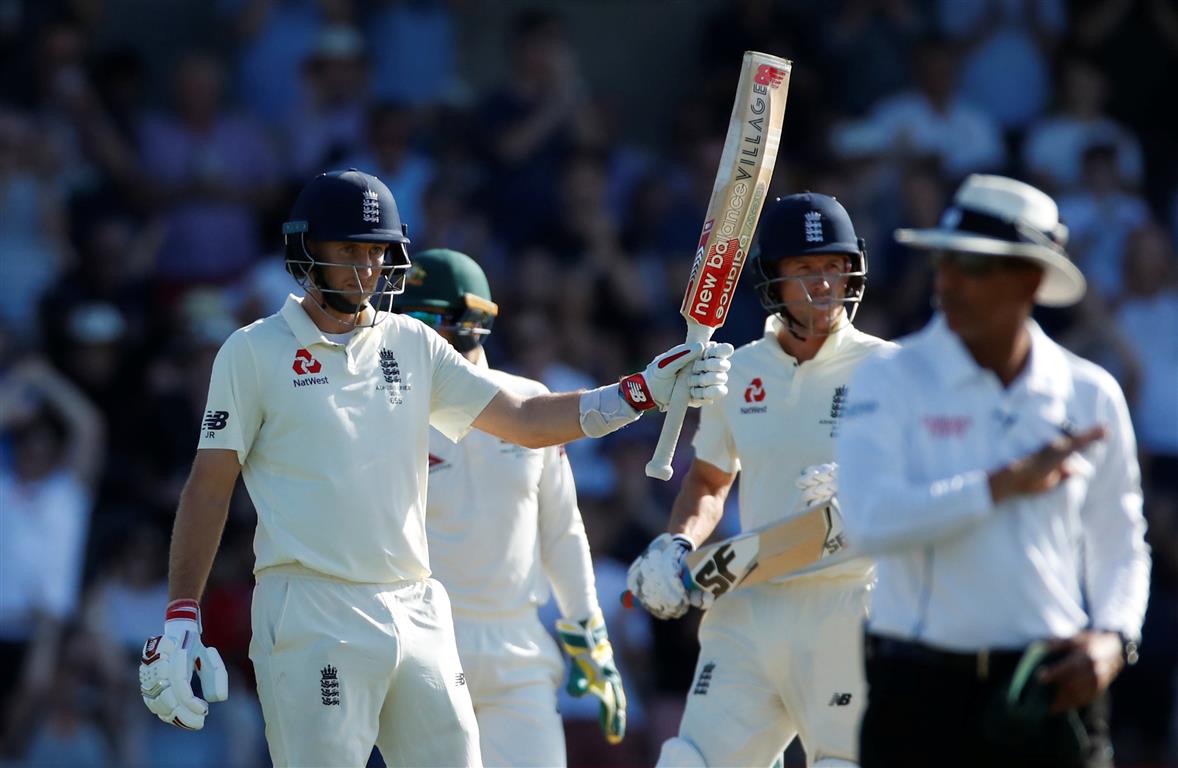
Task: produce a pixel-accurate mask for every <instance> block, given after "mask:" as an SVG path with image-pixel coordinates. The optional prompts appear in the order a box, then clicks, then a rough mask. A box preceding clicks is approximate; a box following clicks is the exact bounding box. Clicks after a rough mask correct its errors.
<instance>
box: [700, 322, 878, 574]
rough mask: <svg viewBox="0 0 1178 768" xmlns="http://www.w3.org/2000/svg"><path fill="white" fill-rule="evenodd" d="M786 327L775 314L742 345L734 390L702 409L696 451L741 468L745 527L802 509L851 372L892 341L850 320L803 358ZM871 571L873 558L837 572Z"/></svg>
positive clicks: (828, 447)
mask: <svg viewBox="0 0 1178 768" xmlns="http://www.w3.org/2000/svg"><path fill="white" fill-rule="evenodd" d="M781 328H782V322H781V320H780V319H779V318H778V317H777V316H776V315H770V316H769V318H768V319H767V320H766V321H765V334H764V335H763V336H762V337H761V338H760V339H757V340H756V341H753V342H750V343H749V344H745V345H744V346H742V347H741V348H740V349H738V350H736V353H735V354H733V356H732V369H731V370H730V371H729V373H728V382H729V391H728V395H727V396H725V397H724V398H723V399H722V400H720V401H718V402H716V403H713V404H711V405H707V406H704V407H703V408H702V409H701V410H700V424H699V430H698V431H697V432H696V434H695V439H694V440H693V442H692V445H694V447H695V458H697V459H699V460H701V461H706V462H707V463H709V464H712V465H714V466H716V467H718V468H720V469H722V470H724V471H725V472H730V473H731V472H739V473H740V527H741V530H745V531H747V530H750V529H753V528H757V527H759V526H762V525H765V524H767V523H773V522H776V521H778V520H784V519H785V518H787V517H789V516H790V515H792V514H793V513H794V512H795V511H796V509H797V506H798V500H799V497H800V496H801V491H800V490H799V489H798V487H797V482H796V481H797V479H798V477H799V476H800V475H801V474H802V471H803V470H804V469H806V467H809V466H811V465H814V464H825V463H827V462H829V461H832V460H833V458H834V440H835V435H836V434H837V433H838V430H839V429H840V426H839V425H840V421H841V417H842V413H843V409H844V404H845V398H846V392H847V384H848V383H849V382H850V379H851V373H852V372H853V371H854V370H855V368H856V366H858V365H859V364H860V363H861V362H862V361H863V360H865V359H866V358H867V357H869V356H870V355H871V353H872V352H874V351H875V350H877V349H879V348H881V347H885V346H892V345H891V343H890V342H887V341H884V340H882V339H879V338H876V337H875V336H870V335H868V334H866V333H863V332H861V331H859V330H857V329H856V328H855V327H854V326H852V325H849V324H847V325H844V326H843V327H842V328H841V329H840V330H839V331H837V332H836V333H833V334H831V335H830V336H829V337H828V338H827V340H826V343H825V344H823V345H822V348H821V349H820V350H819V351H818V354H816V355H815V356H814V357H813V358H812V359H810V360H807V361H806V362H804V363H798V361H797V360H796V359H794V358H793V357H791V356H790V355H789V354H787V353H786V352H785V350H784V349H782V348H781V343H780V342H779V341H778V339H777V333H778V331H779V330H780V329H781ZM869 570H870V564H869V563H867V562H866V561H860V562H858V563H857V564H854V565H853V566H851V567H849V568H840V569H838V570H837V571H836V572H834V573H837V574H839V575H843V574H845V573H847V572H848V571H856V572H858V573H859V574H862V575H866V574H867V572H868V571H869ZM829 575H833V573H832V574H829Z"/></svg>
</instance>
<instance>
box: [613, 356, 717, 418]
mask: <svg viewBox="0 0 1178 768" xmlns="http://www.w3.org/2000/svg"><path fill="white" fill-rule="evenodd" d="M732 352H733V348H732V345H731V344H722V343H719V342H715V341H709V342H708V343H707V344H680V345H679V346H677V347H672V348H671V349H669V350H667V351H666V352H664V353H663V354H661V355H659V356H658V357H656V358H655V359H654V360H651V361H650V365H648V366H646V369H645V370H644V371H642V373H635V374H632V375H630V376H627V377H626V378H624V379H622V381H621V383H620V384H619V385H618V386H619V389H620V391H621V395H622V399H623V400H625V401H626V403H627V404H629V406H630V407H631V408H633V409H634V410H636V411H645V410H647V409H650V408H658V409H659V410H660V411H665V410H667V405H668V404H669V403H670V402H671V391H672V390H673V389H674V388H675V378H676V377H677V375H678V374H679V371H681V370H683V369H685V368H686V369H687V371H686V373H685V375H686V376H687V384H688V386H689V387H690V390H689V393H690V394H689V395H688V400H687V404H688V405H689V406H690V407H692V408H700V407H702V406H705V405H708V404H709V403H712V402H714V401H716V400H719V399H720V398H721V397H724V395H726V394H728V369H729V368H731V367H732V363H731V362H730V361H729V360H728V358H730V357H732ZM688 366H690V368H688Z"/></svg>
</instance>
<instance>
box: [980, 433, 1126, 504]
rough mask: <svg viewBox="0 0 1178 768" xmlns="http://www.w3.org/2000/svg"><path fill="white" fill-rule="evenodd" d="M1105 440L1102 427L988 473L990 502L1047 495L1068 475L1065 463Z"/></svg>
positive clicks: (1065, 437)
mask: <svg viewBox="0 0 1178 768" xmlns="http://www.w3.org/2000/svg"><path fill="white" fill-rule="evenodd" d="M1103 438H1104V427H1093V428H1092V429H1089V430H1087V431H1085V432H1080V433H1079V434H1075V435H1072V434H1068V435H1063V436H1060V437H1059V438H1057V439H1055V440H1053V441H1052V442H1050V443H1048V444H1047V445H1045V446H1043V447H1042V448H1040V449H1039V450H1037V451H1035V452H1034V453H1032V454H1029V455H1027V456H1024V457H1022V458H1021V459H1017V460H1015V461H1012V462H1011V463H1010V464H1008V465H1006V466H1005V467H1003V468H1002V469H999V470H997V471H994V472H991V473H990V477H989V480H990V498H992V499H993V500H994V503H995V504H998V503H999V502H1002V501H1005V500H1006V499H1008V498H1010V497H1011V496H1025V495H1030V494H1036V493H1043V492H1045V491H1050V490H1051V489H1052V488H1054V487H1055V486H1057V485H1059V484H1060V483H1061V482H1063V481H1064V480H1066V479H1067V478H1068V476H1069V475H1070V474H1071V470H1070V469H1069V467H1068V463H1067V460H1068V459H1069V458H1070V457H1071V456H1072V454H1074V453H1078V452H1079V451H1082V450H1084V449H1085V448H1087V447H1088V446H1089V445H1092V443H1095V442H1096V441H1097V440H1101V439H1103Z"/></svg>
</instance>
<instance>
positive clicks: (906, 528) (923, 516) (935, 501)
mask: <svg viewBox="0 0 1178 768" xmlns="http://www.w3.org/2000/svg"><path fill="white" fill-rule="evenodd" d="M898 365H899V363H898V362H897V361H896V360H895V357H894V354H889V353H883V354H880V353H877V354H876V356H874V357H871V358H868V360H866V361H865V362H864V363H863V364H862V365H860V366H859V368H858V369H857V370H856V371H855V374H854V375H853V376H852V377H851V383H850V385H849V387H848V391H847V408H846V410H845V411H844V415H843V419H842V423H841V425H840V427H839V436H838V441H837V443H836V446H835V458H836V461H837V462H838V465H839V502H840V505H841V507H842V513H843V524H844V525H845V526H846V530H847V537H848V538H849V539H850V540H851V542H852V543H853V544H854V545H855V546H856V547H858V548H860V549H863V550H866V551H867V552H869V553H872V554H879V553H882V552H885V551H888V550H893V549H901V548H909V547H918V546H922V545H924V544H927V543H932V542H935V541H938V540H940V539H943V538H946V537H948V536H951V535H953V534H955V533H957V532H958V531H960V530H962V529H964V528H965V527H968V526H969V525H971V524H973V523H974V522H976V521H978V520H980V519H982V518H984V517H986V516H987V515H989V514H990V513H991V511H992V510H993V503H992V501H991V499H990V487H989V483H988V481H987V479H986V472H985V471H984V470H981V469H979V470H973V471H969V472H963V473H961V474H957V475H953V476H950V477H945V478H941V479H938V480H936V481H934V482H913V481H912V480H910V479H909V477H910V472H909V466H910V461H909V458H908V456H907V452H908V451H910V450H911V446H912V442H911V441H912V440H913V439H915V438H914V437H913V436H912V435H911V434H910V433H911V431H912V429H913V427H914V426H915V425H914V424H912V423H911V421H912V419H913V415H911V414H909V413H908V409H907V408H906V407H905V406H906V405H907V404H908V403H909V402H910V401H911V399H912V398H913V390H915V389H916V388H915V387H911V386H910V387H908V388H907V390H908V392H907V394H905V387H903V386H902V383H901V382H900V381H898V380H897V376H898V372H897V368H898Z"/></svg>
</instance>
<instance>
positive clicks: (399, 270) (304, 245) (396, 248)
mask: <svg viewBox="0 0 1178 768" xmlns="http://www.w3.org/2000/svg"><path fill="white" fill-rule="evenodd" d="M408 232H409V228H408V227H407V226H406V225H405V224H404V223H402V221H401V215H400V213H399V212H398V211H397V201H396V200H395V199H393V193H392V192H390V191H389V188H388V186H386V185H385V183H384V182H383V181H381V180H380V179H378V178H377V177H375V176H372V175H370V174H367V173H364V172H362V171H358V170H356V169H355V168H349V169H348V170H346V171H329V172H327V173H321V174H319V175H318V176H316V177H315V178H314V179H311V181H309V182H308V183H307V185H306V186H305V187H303V190H302V191H301V192H300V193H299V196H298V198H296V199H295V203H294V206H293V207H292V208H291V212H290V220H289V221H287V222H286V223H285V224H283V225H282V235H283V241H284V243H285V246H286V269H287V271H288V272H290V273H291V275H293V276H294V278H295V279H296V280H297V281H298V282H299V285H302V286H306V284H307V283H308V282H310V283H311V284H312V285H313V286H314V287H315V288H316V289H317V290H318V291H319V292H320V293H321V294H322V296H323V299H324V301H326V302H327V303H328V304H329V305H330V306H331V307H332V308H333V309H336V310H338V311H341V312H359V311H360V309H361V308H362V307H363V305H355V304H352V303H350V302H348V301H346V300H345V299H344V298H343V297H342V296H340V295H339V294H340V292H339V291H336V290H334V289H331V288H329V287H327V285H326V283H325V282H324V280H323V277H322V275H321V274H320V272H319V270H320V268H321V267H324V266H328V267H330V266H347V265H336V264H332V263H331V262H327V261H324V260H322V259H317V258H316V256H315V255H314V254H313V253H312V252H311V251H312V249H311V248H309V247H308V243H309V242H325V241H343V242H360V243H384V244H386V245H387V246H388V248H387V250H386V252H385V262H384V266H383V267H382V268H381V271H382V273H383V274H382V280H381V283H380V284H378V286H377V290H376V292H375V293H374V294H373V296H379V297H381V298H382V299H383V298H385V297H386V296H387V297H391V296H393V295H395V294H398V293H400V292H401V290H402V289H403V288H404V284H405V273H406V272H407V271H408V269H409V252H408V250H407V248H406V246H407V245H408V244H409V237H408ZM379 303H381V302H378V304H379Z"/></svg>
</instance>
